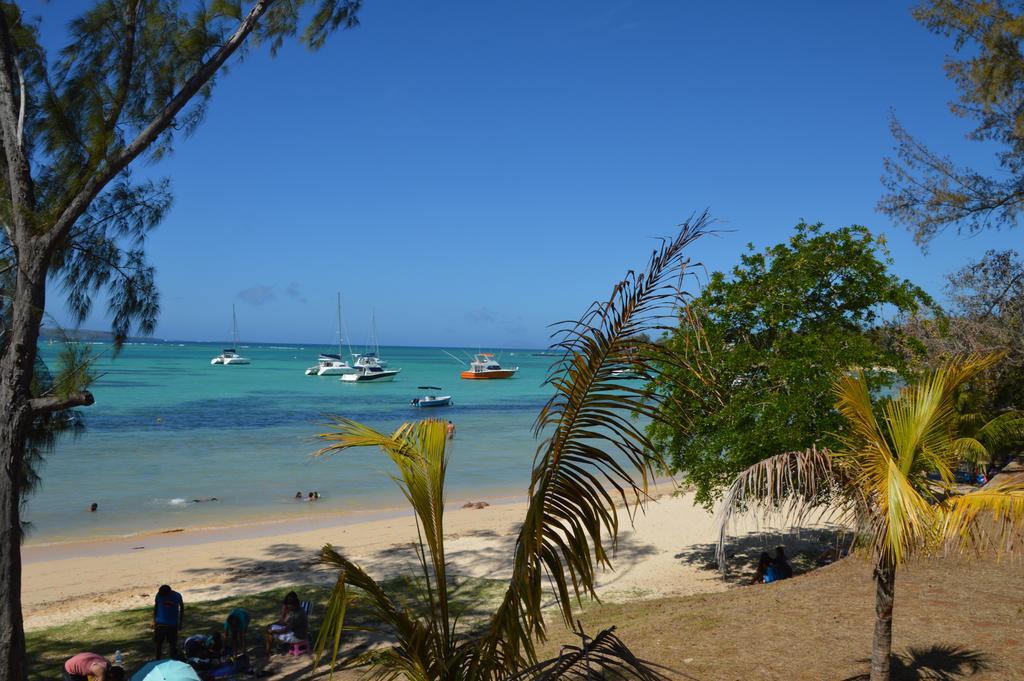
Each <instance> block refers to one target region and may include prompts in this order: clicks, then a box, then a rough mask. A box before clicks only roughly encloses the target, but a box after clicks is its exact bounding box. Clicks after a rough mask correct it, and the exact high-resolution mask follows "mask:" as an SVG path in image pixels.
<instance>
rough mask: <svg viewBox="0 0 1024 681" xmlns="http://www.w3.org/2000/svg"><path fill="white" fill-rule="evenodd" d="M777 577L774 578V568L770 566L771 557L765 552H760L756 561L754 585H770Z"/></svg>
mask: <svg viewBox="0 0 1024 681" xmlns="http://www.w3.org/2000/svg"><path fill="white" fill-rule="evenodd" d="M776 579H778V577H776V576H775V566H774V565H773V564H772V557H771V556H769V555H768V552H767V551H762V552H761V557H760V558H758V559H757V570H756V571H755V572H754V579H753V583H754V584H771V583H772V582H774V581H775V580H776Z"/></svg>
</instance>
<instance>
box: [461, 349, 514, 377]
mask: <svg viewBox="0 0 1024 681" xmlns="http://www.w3.org/2000/svg"><path fill="white" fill-rule="evenodd" d="M517 371H519V367H516V368H515V369H503V368H502V366H501V365H500V364H498V362H497V361H496V360H495V359H494V355H492V354H491V353H489V352H484V353H481V354H479V355H476V356H475V357H474V358H473V361H472V362H470V363H469V369H467V370H466V371H463V372H462V373H461V374H459V375H460V376H462V377H463V378H512V377H513V376H515V375H516V372H517Z"/></svg>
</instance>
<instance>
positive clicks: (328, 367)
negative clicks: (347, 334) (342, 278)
mask: <svg viewBox="0 0 1024 681" xmlns="http://www.w3.org/2000/svg"><path fill="white" fill-rule="evenodd" d="M342 341H343V339H342V335H341V293H338V354H336V355H335V354H332V353H329V352H321V353H320V357H319V358H317V363H316V366H311V367H309V368H308V369H306V375H307V376H343V375H345V374H352V373H355V371H356V370H355V369H354V368H353V367H352V366H350V365H349V363H348V362H346V361H345V360H343V359H342V358H341V352H342V350H341V346H342Z"/></svg>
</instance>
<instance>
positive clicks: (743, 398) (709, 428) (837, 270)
mask: <svg viewBox="0 0 1024 681" xmlns="http://www.w3.org/2000/svg"><path fill="white" fill-rule="evenodd" d="M890 265H891V259H890V258H889V255H888V252H887V251H886V249H885V246H884V242H883V240H882V239H881V238H879V237H875V236H873V235H872V234H871V233H870V232H869V231H868V230H867V229H865V228H864V227H859V226H852V227H844V228H842V229H837V230H834V231H827V230H825V229H824V227H823V226H822V225H820V224H816V225H809V224H804V223H801V224H799V225H797V226H796V233H795V234H794V235H793V236H792V237H791V238H790V239H789V241H788V242H786V243H782V244H778V245H775V246H772V247H770V248H768V249H766V250H764V251H763V252H756V251H755V250H754V248H753V246H750V248H749V251H748V252H747V253H744V254H743V255H742V256H741V263H740V265H738V266H737V267H735V268H734V269H733V270H732V272H731V274H730V275H729V276H727V275H726V274H725V273H722V272H715V273H714V274H712V275H711V278H710V281H709V282H708V285H707V286H706V287H705V289H704V291H703V292H702V293H701V295H700V296H699V297H698V298H697V299H696V300H695V301H694V302H693V304H692V305H691V306H690V308H689V310H688V316H685V317H683V318H682V319H681V323H680V325H679V327H678V328H677V329H675V330H674V331H673V332H672V334H671V335H670V337H669V338H668V339H667V344H668V346H669V347H670V348H672V349H673V350H674V351H675V352H676V353H679V354H680V355H683V356H685V357H687V358H688V361H689V362H690V364H691V365H701V366H702V367H703V370H702V371H700V372H692V371H675V370H672V369H671V368H668V369H667V370H665V371H664V372H663V373H662V377H661V378H660V379H659V380H658V382H657V388H658V390H660V391H661V392H662V393H664V394H666V395H667V396H668V398H669V399H668V400H667V402H666V404H665V407H664V409H665V410H666V413H665V414H663V416H664V418H663V419H661V420H660V421H658V422H655V423H652V424H651V425H650V426H649V428H648V430H649V433H650V435H651V438H652V440H653V441H654V442H655V443H656V444H657V445H658V446H659V447H661V448H662V449H663V450H665V451H667V452H668V453H669V454H670V456H671V461H672V466H673V468H674V469H675V470H676V471H678V472H681V473H683V474H684V475H685V478H686V481H687V482H689V483H691V484H693V485H695V486H696V489H697V499H698V500H699V501H700V502H701V503H703V504H705V505H707V506H710V505H711V504H713V502H714V501H715V499H716V498H717V497H718V495H719V494H720V491H721V490H722V488H724V487H726V486H728V485H729V484H730V483H731V482H732V481H733V478H735V476H736V474H737V473H739V472H740V471H742V470H744V469H745V468H747V467H748V466H750V465H751V464H753V463H756V462H757V461H760V460H762V459H765V458H767V457H769V456H773V455H775V454H776V453H778V452H780V451H792V450H798V449H804V448H806V447H810V446H811V445H813V444H818V445H819V446H830V445H832V444H834V442H835V435H834V434H835V433H838V432H839V431H840V430H841V428H842V419H841V418H840V416H839V414H838V413H837V412H836V411H835V410H834V409H833V408H832V400H831V397H830V396H831V390H832V384H833V382H834V381H835V380H836V379H837V378H839V377H841V376H842V375H843V374H844V372H848V371H850V370H851V369H855V368H866V369H868V370H871V369H877V371H872V373H871V375H872V381H873V383H874V385H875V387H876V388H877V387H882V386H885V385H887V384H891V383H892V382H893V380H894V379H895V374H894V373H892V369H900V368H902V366H903V357H902V353H901V352H900V348H899V347H898V346H897V345H896V344H894V343H892V342H891V340H890V339H889V338H888V336H887V335H886V334H881V333H879V332H878V327H879V326H880V325H881V324H882V323H883V313H884V312H885V311H886V310H887V309H888V310H890V311H905V312H909V311H910V310H914V309H917V308H918V307H920V306H926V305H931V304H932V303H931V300H930V299H929V297H928V296H927V295H926V294H925V293H924V291H922V290H921V289H919V288H918V287H916V286H914V285H913V284H911V283H910V282H908V281H906V280H901V279H899V278H897V277H896V276H894V275H893V274H891V273H890V272H889V266H890Z"/></svg>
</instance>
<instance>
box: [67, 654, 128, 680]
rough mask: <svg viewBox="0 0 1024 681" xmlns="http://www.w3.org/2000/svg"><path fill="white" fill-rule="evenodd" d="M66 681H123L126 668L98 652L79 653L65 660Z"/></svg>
mask: <svg viewBox="0 0 1024 681" xmlns="http://www.w3.org/2000/svg"><path fill="white" fill-rule="evenodd" d="M62 671H63V675H64V681H122V680H123V679H124V669H122V668H121V667H117V666H114V665H112V664H110V661H109V660H107V658H105V657H103V656H102V655H97V654H96V653H78V654H77V655H74V656H72V657H69V658H68V659H67V660H66V661H65V662H64V667H63V669H62Z"/></svg>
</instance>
